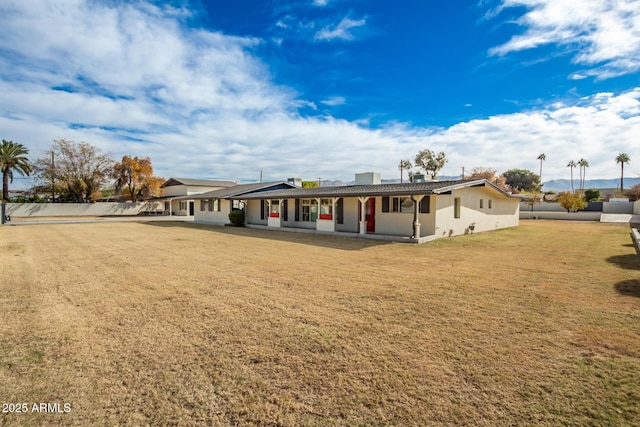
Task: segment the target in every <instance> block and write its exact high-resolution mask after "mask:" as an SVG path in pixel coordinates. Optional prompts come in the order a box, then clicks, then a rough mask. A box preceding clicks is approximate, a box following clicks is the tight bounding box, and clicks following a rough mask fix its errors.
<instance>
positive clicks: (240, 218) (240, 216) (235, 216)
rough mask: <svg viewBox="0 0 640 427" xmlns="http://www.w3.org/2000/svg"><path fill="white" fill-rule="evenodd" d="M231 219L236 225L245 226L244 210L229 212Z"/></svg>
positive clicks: (232, 223)
mask: <svg viewBox="0 0 640 427" xmlns="http://www.w3.org/2000/svg"><path fill="white" fill-rule="evenodd" d="M229 221H230V222H231V225H233V226H234V227H244V211H240V210H238V211H231V212H229Z"/></svg>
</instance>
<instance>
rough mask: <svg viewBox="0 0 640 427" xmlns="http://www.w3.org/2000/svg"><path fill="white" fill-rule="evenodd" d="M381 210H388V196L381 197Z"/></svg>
mask: <svg viewBox="0 0 640 427" xmlns="http://www.w3.org/2000/svg"><path fill="white" fill-rule="evenodd" d="M382 212H389V198H388V197H383V198H382Z"/></svg>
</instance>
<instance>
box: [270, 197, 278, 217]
mask: <svg viewBox="0 0 640 427" xmlns="http://www.w3.org/2000/svg"><path fill="white" fill-rule="evenodd" d="M270 206H271V207H270V208H269V217H270V218H279V217H280V200H272V201H271V205H270Z"/></svg>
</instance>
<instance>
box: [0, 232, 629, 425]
mask: <svg viewBox="0 0 640 427" xmlns="http://www.w3.org/2000/svg"><path fill="white" fill-rule="evenodd" d="M0 274H1V279H2V280H1V282H0V402H1V403H27V404H28V407H29V411H28V413H20V414H15V413H14V414H7V413H2V414H0V425H19V426H28V425H78V426H88V425H136V426H142V425H153V426H167V425H184V426H187V425H214V426H215V425H220V426H228V425H234V426H235V425H237V426H326V425H339V426H376V425H380V426H383V425H384V426H391V425H395V426H407V425H415V426H425V425H474V426H482V425H487V426H489V425H490V426H494V425H531V424H536V425H549V426H552V425H553V426H556V425H630V426H631V425H640V260H639V257H638V256H636V254H635V251H634V248H633V247H632V245H631V239H630V237H629V229H628V228H627V227H623V226H618V225H603V224H598V223H576V222H553V221H534V222H526V221H523V222H522V225H521V226H520V227H518V228H515V229H509V230H502V231H497V232H492V233H483V234H476V235H471V236H464V237H457V238H452V239H446V240H440V241H436V242H432V243H427V244H424V245H419V246H417V245H405V244H386V243H385V244H382V243H379V242H372V241H364V240H359V239H346V238H336V237H322V236H308V235H298V234H291V233H278V232H269V231H258V230H247V229H232V228H229V227H205V226H197V225H193V224H178V223H156V224H153V223H100V224H77V225H36V226H16V227H0ZM41 402H44V403H60V405H61V408H62V404H64V403H68V404H71V412H68V413H53V414H51V413H49V414H45V413H38V412H32V405H33V403H41ZM6 408H7V406H6V405H5V409H6Z"/></svg>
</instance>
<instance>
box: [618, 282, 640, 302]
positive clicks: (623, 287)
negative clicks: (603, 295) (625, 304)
mask: <svg viewBox="0 0 640 427" xmlns="http://www.w3.org/2000/svg"><path fill="white" fill-rule="evenodd" d="M613 288H614V289H615V290H616V292H618V293H619V294H620V295H626V296H631V297H636V298H640V279H631V280H623V281H622V282H618V283H616V284H615V285H613Z"/></svg>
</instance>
